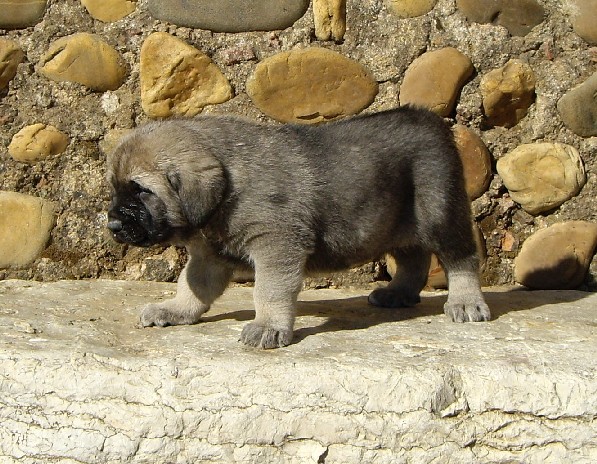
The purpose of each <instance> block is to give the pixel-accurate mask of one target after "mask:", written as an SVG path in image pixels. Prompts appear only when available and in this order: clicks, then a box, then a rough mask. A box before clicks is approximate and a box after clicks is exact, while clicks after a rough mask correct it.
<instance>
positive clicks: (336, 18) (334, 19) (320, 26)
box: [313, 0, 346, 42]
mask: <svg viewBox="0 0 597 464" xmlns="http://www.w3.org/2000/svg"><path fill="white" fill-rule="evenodd" d="M313 16H314V19H315V37H317V39H319V40H332V39H333V40H335V41H337V42H339V41H341V40H342V39H343V38H344V33H345V32H346V0H313Z"/></svg>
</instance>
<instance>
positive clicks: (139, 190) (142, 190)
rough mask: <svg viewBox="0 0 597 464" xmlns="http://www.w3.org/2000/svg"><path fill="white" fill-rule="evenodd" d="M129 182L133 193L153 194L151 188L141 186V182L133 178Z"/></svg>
mask: <svg viewBox="0 0 597 464" xmlns="http://www.w3.org/2000/svg"><path fill="white" fill-rule="evenodd" d="M129 184H130V187H131V190H132V191H133V192H134V193H135V195H140V194H142V193H146V194H147V193H148V194H153V192H152V191H151V190H149V189H148V188H146V187H143V186H142V185H141V184H139V183H138V182H135V181H134V180H132V181H130V183H129Z"/></svg>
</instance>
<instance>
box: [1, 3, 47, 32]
mask: <svg viewBox="0 0 597 464" xmlns="http://www.w3.org/2000/svg"><path fill="white" fill-rule="evenodd" d="M46 4H47V1H46V0H0V11H1V12H2V13H1V14H0V29H21V28H24V27H29V26H34V25H35V24H37V23H38V22H39V21H41V19H42V18H43V16H44V13H45V11H46Z"/></svg>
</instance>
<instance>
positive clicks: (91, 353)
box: [0, 281, 597, 464]
mask: <svg viewBox="0 0 597 464" xmlns="http://www.w3.org/2000/svg"><path fill="white" fill-rule="evenodd" d="M174 289H175V288H174V286H173V285H172V284H160V283H149V282H147V283H144V282H120V281H78V282H75V281H63V282H55V283H36V282H25V281H4V282H0V462H2V463H26V464H33V463H35V464H37V463H68V464H74V463H93V464H98V463H199V462H221V463H232V462H243V463H244V462H249V463H265V462H267V463H326V464H330V463H343V464H346V463H381V464H384V463H388V464H389V463H392V464H394V463H432V462H437V463H439V462H441V463H484V462H492V463H512V462H524V463H535V462H536V463H564V462H574V463H593V462H597V420H596V417H597V369H596V367H597V360H596V356H595V353H596V352H597V337H596V332H597V294H594V293H582V292H576V291H540V292H528V291H524V290H520V289H504V288H499V289H494V288H491V289H486V297H487V300H488V303H489V304H490V306H491V307H492V310H493V313H494V320H493V321H491V322H489V323H478V324H455V323H451V322H449V321H448V320H447V319H446V317H445V316H444V315H443V313H442V305H443V302H444V301H445V298H446V296H445V293H426V294H425V295H424V298H423V302H422V303H421V304H420V305H418V306H417V307H416V308H413V309H403V310H387V309H380V308H375V307H371V306H368V305H367V302H366V295H367V293H368V292H367V291H365V290H312V291H306V292H303V293H301V295H300V299H301V300H302V302H301V303H300V309H299V317H298V319H297V326H296V336H295V343H294V344H292V345H290V346H289V347H286V348H281V349H278V350H272V351H259V350H255V349H251V348H247V347H244V346H243V345H241V344H240V343H239V342H238V338H239V335H240V331H241V329H242V327H243V325H244V324H245V321H247V320H250V319H251V318H252V317H253V313H252V307H253V305H252V300H251V294H252V289H250V288H246V287H234V288H230V289H228V290H227V292H226V293H225V294H224V296H223V297H222V298H221V299H220V300H219V301H218V302H217V303H216V304H215V305H214V307H213V308H212V310H210V312H208V313H207V314H206V315H205V316H204V320H205V322H204V323H201V324H198V325H195V326H186V327H170V328H164V329H160V328H148V329H141V328H138V326H137V320H138V309H137V308H136V307H137V306H139V305H141V304H143V303H146V302H149V301H154V300H156V299H159V298H167V297H168V296H170V294H172V293H173V292H174Z"/></svg>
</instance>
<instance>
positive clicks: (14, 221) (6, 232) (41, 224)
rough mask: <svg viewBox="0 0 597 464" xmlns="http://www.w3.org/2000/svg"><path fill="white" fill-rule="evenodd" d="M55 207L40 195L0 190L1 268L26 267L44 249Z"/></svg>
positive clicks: (52, 224) (52, 222)
mask: <svg viewBox="0 0 597 464" xmlns="http://www.w3.org/2000/svg"><path fill="white" fill-rule="evenodd" d="M53 227H54V208H53V206H52V204H51V203H49V202H48V201H45V200H43V199H41V198H37V197H33V196H30V195H24V194H22V193H16V192H0V268H7V267H11V266H26V265H27V264H30V263H31V262H33V261H34V260H35V259H36V258H37V257H39V255H40V253H41V252H42V251H43V249H44V248H45V246H46V244H47V243H48V240H49V238H50V232H51V230H52V228H53Z"/></svg>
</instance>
